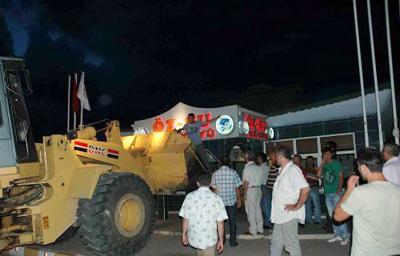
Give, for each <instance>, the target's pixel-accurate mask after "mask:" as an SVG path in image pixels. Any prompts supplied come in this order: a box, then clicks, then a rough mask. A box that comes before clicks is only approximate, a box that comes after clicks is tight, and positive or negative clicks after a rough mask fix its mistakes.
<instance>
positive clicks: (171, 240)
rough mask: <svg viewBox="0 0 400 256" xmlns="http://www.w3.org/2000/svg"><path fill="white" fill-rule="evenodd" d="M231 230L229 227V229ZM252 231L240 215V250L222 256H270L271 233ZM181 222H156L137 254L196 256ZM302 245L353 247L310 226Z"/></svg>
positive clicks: (324, 250) (62, 246)
mask: <svg viewBox="0 0 400 256" xmlns="http://www.w3.org/2000/svg"><path fill="white" fill-rule="evenodd" d="M226 228H227V225H226ZM247 228H248V224H247V220H246V217H245V215H244V214H243V212H240V213H239V215H238V233H239V234H240V235H239V240H238V242H239V246H238V247H236V248H230V247H229V245H228V244H227V247H226V249H225V251H224V253H223V254H222V255H226V256H231V255H238V256H241V255H249V256H252V255H268V254H267V250H268V247H269V238H270V233H271V230H265V233H264V236H261V235H260V236H250V235H243V234H244V233H245V232H246V231H247ZM180 234H181V220H180V218H179V217H178V216H177V215H176V214H170V216H169V219H168V220H166V221H161V220H158V221H156V225H155V231H154V235H153V236H152V238H151V240H150V241H149V243H148V245H147V246H146V247H145V248H144V249H143V250H142V251H141V252H139V253H138V254H137V256H148V255H151V256H189V255H195V251H194V250H193V249H191V248H190V247H186V248H185V247H183V246H182V244H181V241H180V238H181V236H180ZM299 234H300V236H299V237H300V241H301V245H302V250H303V255H305V256H317V255H325V256H331V255H332V256H333V255H335V256H342V255H343V256H347V255H348V254H349V246H345V247H343V246H340V245H339V244H329V243H327V242H326V239H327V238H328V237H331V236H332V234H331V233H327V232H326V231H325V230H324V229H322V226H321V225H315V224H309V225H306V226H305V227H304V228H301V227H300V228H299ZM42 249H43V250H50V251H58V252H64V253H70V254H71V255H85V256H90V255H91V254H90V253H89V252H88V251H87V250H86V249H85V248H84V246H83V245H82V244H81V243H80V241H79V239H78V238H77V237H76V238H73V239H71V240H69V241H66V242H63V243H58V244H54V245H50V246H46V247H42ZM283 255H287V254H283Z"/></svg>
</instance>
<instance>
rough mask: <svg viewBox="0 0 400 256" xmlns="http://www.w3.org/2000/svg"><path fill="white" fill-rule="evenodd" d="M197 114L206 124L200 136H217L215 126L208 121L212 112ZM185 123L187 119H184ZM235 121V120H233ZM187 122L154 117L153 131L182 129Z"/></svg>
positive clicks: (197, 118) (198, 118)
mask: <svg viewBox="0 0 400 256" xmlns="http://www.w3.org/2000/svg"><path fill="white" fill-rule="evenodd" d="M195 115H196V120H197V121H201V122H204V125H202V127H201V129H200V137H201V138H202V139H205V138H214V137H215V136H216V132H215V128H213V127H212V126H211V125H210V124H209V123H207V122H208V121H210V120H211V119H212V115H211V113H208V112H206V113H198V114H195ZM184 121H185V123H186V122H187V120H184ZM232 122H233V121H232ZM185 123H183V122H182V121H177V120H176V119H175V118H169V119H167V120H164V119H163V118H162V117H156V118H155V119H154V122H153V125H152V128H153V129H152V130H153V132H164V131H167V132H171V131H173V130H175V129H180V128H182V127H183V126H184V125H185Z"/></svg>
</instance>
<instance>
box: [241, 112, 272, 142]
mask: <svg viewBox="0 0 400 256" xmlns="http://www.w3.org/2000/svg"><path fill="white" fill-rule="evenodd" d="M242 124H243V126H245V127H242V131H243V133H244V135H245V137H246V138H249V139H260V140H268V137H269V136H268V132H266V131H267V128H268V124H267V122H266V121H265V119H263V118H260V117H256V116H253V115H251V114H248V113H244V115H243V120H242Z"/></svg>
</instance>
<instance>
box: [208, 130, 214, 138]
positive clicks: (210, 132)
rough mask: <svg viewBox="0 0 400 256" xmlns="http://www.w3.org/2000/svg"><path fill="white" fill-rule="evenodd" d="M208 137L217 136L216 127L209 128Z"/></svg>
mask: <svg viewBox="0 0 400 256" xmlns="http://www.w3.org/2000/svg"><path fill="white" fill-rule="evenodd" d="M207 137H208V138H214V137H215V131H214V129H211V128H210V129H208V130H207Z"/></svg>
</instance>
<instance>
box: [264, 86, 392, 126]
mask: <svg viewBox="0 0 400 256" xmlns="http://www.w3.org/2000/svg"><path fill="white" fill-rule="evenodd" d="M390 93H391V92H390V89H384V90H381V91H379V100H380V104H381V111H383V110H385V109H386V108H387V107H388V106H389V104H390V102H391V94H390ZM365 104H366V111H367V115H376V113H377V111H376V103H375V93H369V94H367V95H365ZM362 115H363V112H362V102H361V95H360V96H359V97H355V98H352V99H347V100H343V101H338V102H335V103H332V104H327V105H323V106H318V107H312V108H309V109H304V110H299V111H295V112H288V113H285V114H281V115H276V116H271V117H268V118H267V122H268V124H269V125H270V126H271V127H281V126H289V125H297V124H306V123H316V122H323V121H330V120H337V119H344V118H351V117H360V116H362Z"/></svg>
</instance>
